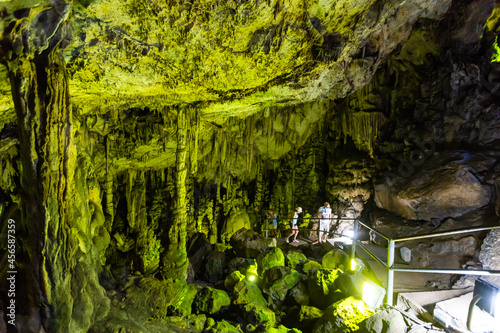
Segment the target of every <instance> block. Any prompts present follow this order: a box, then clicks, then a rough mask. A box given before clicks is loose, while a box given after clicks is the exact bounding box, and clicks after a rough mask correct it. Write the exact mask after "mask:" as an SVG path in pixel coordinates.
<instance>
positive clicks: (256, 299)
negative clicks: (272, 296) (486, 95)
mask: <svg viewBox="0 0 500 333" xmlns="http://www.w3.org/2000/svg"><path fill="white" fill-rule="evenodd" d="M233 295H234V301H233V302H234V304H249V303H253V304H255V305H258V306H262V307H267V301H266V299H265V298H264V296H263V295H262V292H261V290H260V289H259V287H258V286H257V285H256V284H255V283H253V282H250V281H248V280H247V279H244V280H242V281H240V282H238V283H237V284H236V285H235V286H234V289H233Z"/></svg>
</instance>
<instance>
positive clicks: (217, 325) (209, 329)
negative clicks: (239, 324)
mask: <svg viewBox="0 0 500 333" xmlns="http://www.w3.org/2000/svg"><path fill="white" fill-rule="evenodd" d="M203 333H242V332H241V330H240V329H238V328H236V326H234V325H232V324H230V323H228V322H227V321H225V320H221V321H218V322H215V321H214V320H213V319H212V318H208V319H207V324H205V330H204V331H203Z"/></svg>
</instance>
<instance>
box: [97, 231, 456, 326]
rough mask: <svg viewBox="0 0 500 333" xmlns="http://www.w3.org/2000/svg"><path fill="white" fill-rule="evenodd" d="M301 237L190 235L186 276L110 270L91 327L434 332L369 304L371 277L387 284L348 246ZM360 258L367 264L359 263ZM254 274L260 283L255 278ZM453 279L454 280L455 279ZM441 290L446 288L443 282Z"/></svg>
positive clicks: (103, 279) (409, 316) (409, 315)
mask: <svg viewBox="0 0 500 333" xmlns="http://www.w3.org/2000/svg"><path fill="white" fill-rule="evenodd" d="M306 236H307V235H306V234H305V233H303V235H302V236H301V235H299V239H300V242H298V243H290V244H287V243H286V242H285V241H284V238H283V237H280V238H265V237H263V236H261V235H260V234H259V233H256V232H254V231H252V230H248V229H240V230H239V231H237V232H236V233H235V234H234V235H233V236H232V237H231V241H230V245H223V244H215V245H214V246H212V245H211V244H210V242H209V241H208V240H207V239H206V237H205V235H204V234H202V233H198V234H195V235H193V236H192V237H191V239H190V243H189V247H188V255H189V258H190V268H189V272H188V274H189V277H188V279H187V281H180V280H160V279H158V278H157V277H156V276H157V275H159V274H154V273H153V274H152V275H150V276H143V275H141V274H140V273H131V272H129V271H128V270H127V268H122V269H116V270H112V271H109V270H104V271H103V272H102V273H101V275H100V283H101V284H102V285H103V286H104V287H105V289H106V290H107V295H108V297H110V299H111V300H112V310H111V311H110V314H109V315H108V317H106V318H105V319H104V320H102V321H101V322H98V323H97V324H95V325H94V326H93V327H92V328H91V330H90V332H314V333H320V332H412V333H417V332H435V331H438V330H439V329H438V328H436V327H434V326H432V325H431V324H427V325H426V326H423V325H422V322H419V321H415V320H413V319H412V318H415V317H416V314H415V313H407V314H406V315H404V316H403V315H402V313H401V312H399V311H397V310H395V309H394V308H392V307H389V306H381V307H379V308H377V309H370V308H369V307H368V306H367V305H366V304H365V303H364V302H363V301H361V294H362V289H363V285H364V282H366V281H372V282H374V283H376V284H378V285H382V283H381V282H380V281H378V280H377V277H376V276H375V274H374V273H373V271H372V270H371V269H370V268H369V267H368V265H367V264H366V262H365V263H364V267H363V265H358V266H357V267H358V269H357V270H356V272H353V271H351V269H350V258H349V255H348V254H347V253H349V251H350V247H349V246H345V245H344V246H343V249H341V248H340V247H339V246H337V245H335V246H332V244H331V243H328V242H327V243H319V244H317V243H314V242H313V241H312V240H310V239H308V238H306ZM358 263H360V262H358ZM253 277H255V280H252V278H253ZM449 283H451V282H450V281H448V284H449ZM440 287H444V285H443V281H441V283H440Z"/></svg>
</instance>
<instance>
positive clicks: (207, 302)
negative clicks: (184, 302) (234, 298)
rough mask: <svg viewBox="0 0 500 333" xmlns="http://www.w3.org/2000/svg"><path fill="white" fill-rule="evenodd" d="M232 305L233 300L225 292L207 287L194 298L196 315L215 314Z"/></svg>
mask: <svg viewBox="0 0 500 333" xmlns="http://www.w3.org/2000/svg"><path fill="white" fill-rule="evenodd" d="M230 304H231V299H230V298H229V296H228V295H227V293H226V292H225V291H224V290H219V289H214V288H210V287H205V288H203V289H201V290H200V291H198V293H197V294H196V296H195V298H194V302H193V310H194V312H195V313H196V314H199V313H207V314H215V313H218V312H221V311H224V310H225V308H227V307H228V306H229V305H230Z"/></svg>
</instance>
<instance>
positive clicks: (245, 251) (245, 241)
mask: <svg viewBox="0 0 500 333" xmlns="http://www.w3.org/2000/svg"><path fill="white" fill-rule="evenodd" d="M230 244H231V246H232V247H233V250H234V252H235V253H236V255H237V256H238V257H245V258H257V257H258V256H259V255H260V254H261V253H263V252H264V251H266V250H267V249H268V248H270V247H276V238H264V237H262V236H261V235H259V234H258V233H256V232H255V231H253V230H249V229H245V228H243V229H240V230H238V231H236V232H235V233H234V234H233V235H232V237H231V241H230Z"/></svg>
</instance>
